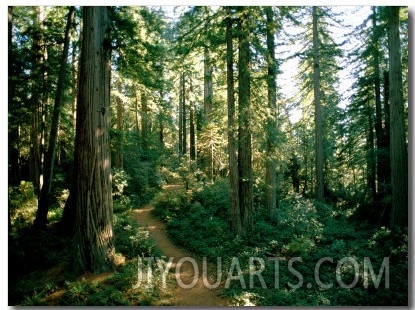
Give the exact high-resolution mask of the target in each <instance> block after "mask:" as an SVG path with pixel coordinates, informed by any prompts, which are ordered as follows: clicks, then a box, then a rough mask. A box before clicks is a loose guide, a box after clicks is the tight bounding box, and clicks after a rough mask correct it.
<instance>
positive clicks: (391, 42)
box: [388, 6, 408, 228]
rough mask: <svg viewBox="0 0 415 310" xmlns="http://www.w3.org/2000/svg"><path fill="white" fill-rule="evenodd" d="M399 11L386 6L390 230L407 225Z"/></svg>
mask: <svg viewBox="0 0 415 310" xmlns="http://www.w3.org/2000/svg"><path fill="white" fill-rule="evenodd" d="M399 10H400V8H399V7H397V6H391V7H388V50H389V83H390V88H389V95H390V98H389V99H390V133H391V137H390V146H391V147H390V159H391V183H392V217H391V225H392V227H393V228H399V227H407V226H408V150H407V146H406V134H405V114H404V102H403V93H402V85H403V84H402V63H401V41H400V37H399Z"/></svg>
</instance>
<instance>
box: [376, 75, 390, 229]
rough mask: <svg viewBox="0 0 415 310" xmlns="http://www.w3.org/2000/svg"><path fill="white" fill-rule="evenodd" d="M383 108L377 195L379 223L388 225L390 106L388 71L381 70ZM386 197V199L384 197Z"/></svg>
mask: <svg viewBox="0 0 415 310" xmlns="http://www.w3.org/2000/svg"><path fill="white" fill-rule="evenodd" d="M383 109H384V111H385V112H384V115H385V129H384V135H383V139H382V145H381V146H380V148H381V149H380V150H379V149H378V151H379V152H382V153H383V154H382V156H381V157H380V158H379V161H378V163H377V164H378V167H379V168H380V169H379V170H378V182H379V184H378V196H379V200H380V203H381V206H382V213H381V215H380V219H379V222H380V225H382V226H385V225H389V223H390V221H391V203H390V200H389V199H387V197H389V196H390V195H391V163H390V108H389V72H388V71H384V72H383ZM385 198H386V199H385Z"/></svg>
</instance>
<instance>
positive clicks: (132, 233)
mask: <svg viewBox="0 0 415 310" xmlns="http://www.w3.org/2000/svg"><path fill="white" fill-rule="evenodd" d="M113 229H114V244H115V248H116V250H117V251H118V252H120V253H122V254H123V255H124V256H125V257H127V258H129V259H132V258H134V257H137V256H144V257H146V256H154V255H155V253H157V251H156V248H155V245H154V241H153V240H151V239H150V238H149V233H148V231H147V230H144V229H142V228H140V227H139V225H138V224H137V222H136V221H135V220H134V219H132V218H131V217H129V216H128V215H126V214H118V215H116V214H114V228H113Z"/></svg>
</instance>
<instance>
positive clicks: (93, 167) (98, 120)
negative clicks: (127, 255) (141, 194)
mask: <svg viewBox="0 0 415 310" xmlns="http://www.w3.org/2000/svg"><path fill="white" fill-rule="evenodd" d="M107 10H108V9H107V8H106V7H98V6H96V7H84V9H83V21H84V24H83V42H82V51H81V66H80V69H81V70H80V78H79V81H80V83H79V94H78V108H77V124H76V139H75V165H74V166H75V186H76V195H75V196H76V197H75V201H76V204H75V205H76V222H75V237H74V247H75V249H74V265H75V269H76V270H78V271H84V270H90V271H92V272H94V273H98V272H102V271H105V270H108V269H110V268H111V267H112V264H113V255H114V246H113V231H112V186H111V156H110V151H109V129H110V74H111V64H110V62H111V50H110V49H108V48H107V46H108V44H107V43H108V42H109V40H110V38H109V35H110V23H109V18H108V11H107Z"/></svg>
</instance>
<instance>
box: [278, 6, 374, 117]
mask: <svg viewBox="0 0 415 310" xmlns="http://www.w3.org/2000/svg"><path fill="white" fill-rule="evenodd" d="M332 10H333V12H334V13H338V14H341V16H339V17H338V19H342V20H344V26H346V27H330V28H329V30H330V31H331V32H332V38H333V39H334V40H335V42H336V43H341V42H343V41H344V40H345V38H346V36H347V34H349V33H350V32H351V30H352V29H353V28H355V27H356V26H357V25H360V24H362V22H363V21H364V20H365V19H366V18H367V17H368V16H369V14H370V13H371V12H370V11H371V7H370V6H362V7H360V9H359V10H357V7H355V6H336V7H332ZM347 26H349V28H348V27H347ZM296 30H297V29H293V30H292V32H295V31H296ZM350 39H351V40H350V42H349V43H347V44H346V45H345V46H343V47H342V50H345V51H349V50H352V49H353V48H354V47H355V46H356V45H358V44H359V42H356V39H355V38H353V37H352V38H350ZM300 49H301V45H294V46H290V50H289V53H288V54H292V53H294V52H297V51H299V50H300ZM284 50H286V47H282V48H278V47H277V52H280V51H284ZM346 53H347V52H345V54H346ZM346 60H347V57H346V56H345V58H344V59H343V60H342V62H341V63H340V66H343V65H344V66H343V67H344V68H345V69H344V70H341V71H340V72H339V80H340V84H339V93H340V94H342V95H343V98H342V99H343V100H342V101H341V102H340V106H341V107H345V106H346V105H347V104H348V103H349V100H348V98H349V97H350V94H351V93H350V88H351V86H352V84H353V83H354V80H353V78H352V77H351V74H352V72H350V70H349V69H348V67H347V66H345V61H346ZM280 69H281V71H282V72H283V73H282V74H281V75H280V76H279V77H278V81H277V82H278V85H279V87H280V91H281V93H282V94H283V96H284V97H285V98H291V97H293V96H294V95H295V94H296V93H297V92H298V88H297V87H296V83H297V81H296V80H295V76H296V74H297V73H298V60H297V59H290V60H288V61H282V62H281V67H280ZM322 74H324V72H322ZM300 118H301V110H299V109H293V110H292V111H291V117H290V119H291V121H292V122H297V121H298V120H299V119H300Z"/></svg>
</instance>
